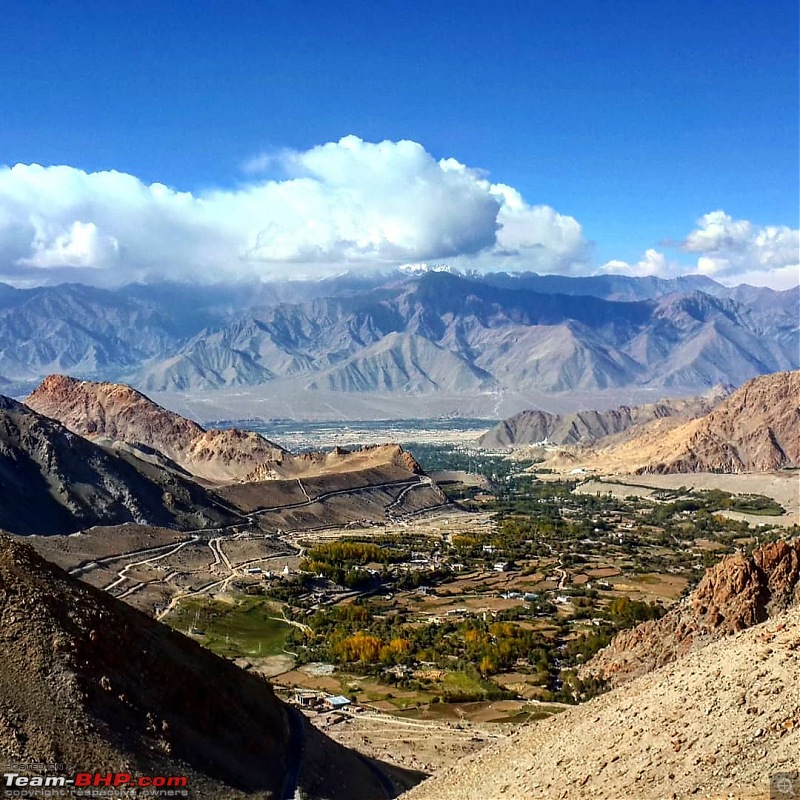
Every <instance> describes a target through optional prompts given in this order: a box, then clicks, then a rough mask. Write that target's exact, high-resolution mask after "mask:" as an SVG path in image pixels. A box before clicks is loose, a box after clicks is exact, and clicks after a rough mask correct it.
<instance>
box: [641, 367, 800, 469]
mask: <svg viewBox="0 0 800 800" xmlns="http://www.w3.org/2000/svg"><path fill="white" fill-rule="evenodd" d="M682 436H683V439H682ZM671 441H674V442H675V448H674V450H673V451H672V452H666V453H659V454H658V455H657V456H656V458H653V459H652V460H651V461H650V463H649V464H648V465H647V466H646V467H645V468H644V469H643V470H642V471H647V472H767V471H769V470H775V469H782V468H784V467H798V466H800V371H794V372H778V373H775V374H774V375H764V376H762V377H760V378H754V379H753V380H752V381H748V382H747V383H746V384H745V385H744V386H742V387H741V388H740V389H739V390H737V391H736V392H734V393H733V394H732V395H731V396H730V397H729V398H728V399H727V400H725V401H724V402H723V403H721V404H720V405H719V406H718V407H717V408H716V409H714V410H713V411H712V412H711V413H709V414H707V415H706V416H705V417H703V418H702V419H700V420H697V422H696V423H690V424H689V425H687V426H686V427H684V428H679V429H677V430H676V431H674V433H673V436H672V439H671ZM632 444H635V443H632Z"/></svg>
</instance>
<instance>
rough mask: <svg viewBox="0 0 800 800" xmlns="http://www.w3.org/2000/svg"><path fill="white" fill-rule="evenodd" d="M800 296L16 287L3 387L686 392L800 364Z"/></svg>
mask: <svg viewBox="0 0 800 800" xmlns="http://www.w3.org/2000/svg"><path fill="white" fill-rule="evenodd" d="M799 311H800V289H795V290H788V291H785V292H775V291H772V290H769V289H763V288H754V287H747V286H740V287H736V288H727V287H723V286H721V285H720V284H717V283H715V282H714V281H711V280H710V279H707V278H679V279H674V280H662V279H656V278H638V279H635V278H627V277H622V276H598V277H593V278H564V277H557V276H539V275H535V274H532V273H522V274H515V275H509V274H503V273H498V274H487V275H462V274H454V273H452V272H446V271H433V270H429V271H411V272H408V271H405V272H404V271H395V272H390V273H385V274H375V275H342V276H338V277H335V278H330V279H327V280H324V281H315V282H300V281H296V282H283V283H274V284H269V283H264V284H253V285H235V286H214V287H202V286H190V285H186V286H183V285H177V284H152V285H132V286H126V287H122V288H120V289H115V290H110V289H97V288H91V287H86V286H82V285H79V284H69V285H61V286H53V287H40V288H36V289H14V288H12V287H9V286H2V287H0V380H2V381H4V383H2V384H0V385H2V387H3V389H4V391H6V392H8V393H12V394H13V393H14V390H17V391H20V390H22V389H26V388H30V387H31V386H32V385H33V383H34V382H36V381H38V380H40V379H41V378H42V377H44V376H45V375H46V374H49V373H52V372H68V373H70V374H72V375H75V376H77V377H83V378H91V379H101V380H114V381H117V380H121V379H124V380H125V381H126V382H128V383H130V384H131V385H133V386H135V387H137V388H139V389H142V390H145V391H149V392H184V393H185V392H210V391H214V390H227V391H233V390H235V389H236V388H237V387H254V386H258V387H265V388H267V387H268V388H269V391H270V392H274V391H275V390H276V389H277V388H279V387H281V388H283V389H285V390H286V391H287V392H290V393H295V394H297V393H303V392H306V393H309V394H313V393H331V392H332V393H341V392H347V393H361V394H363V393H383V394H392V393H403V394H406V395H408V394H414V395H418V396H435V395H437V394H443V393H451V394H455V395H458V394H460V395H462V396H464V397H466V396H469V395H475V394H486V393H500V394H502V393H504V392H523V393H524V392H562V393H564V392H574V391H584V392H591V391H604V390H619V391H621V390H624V389H625V388H630V387H645V388H648V389H656V390H657V389H662V388H670V389H674V390H675V391H676V393H678V394H683V393H688V392H691V391H694V392H695V393H696V392H698V391H702V390H705V389H707V388H710V387H711V386H713V385H715V384H717V383H726V384H734V385H739V384H741V383H743V382H744V381H746V380H748V379H750V378H752V377H754V376H756V375H760V374H764V373H767V372H774V371H777V370H786V369H796V368H798V367H800V355H799V354H798V347H797V338H798V312H799Z"/></svg>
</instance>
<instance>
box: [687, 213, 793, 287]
mask: <svg viewBox="0 0 800 800" xmlns="http://www.w3.org/2000/svg"><path fill="white" fill-rule="evenodd" d="M697 225H698V227H697V229H696V230H693V231H692V232H691V233H690V234H689V235H688V236H687V237H686V239H685V240H684V241H683V242H681V249H683V250H684V251H685V252H687V253H698V254H699V257H698V259H697V271H698V272H700V273H702V274H704V275H709V276H710V277H712V278H723V279H724V278H729V277H737V278H741V276H742V275H744V274H748V275H753V274H759V273H771V272H776V273H784V272H785V271H786V270H792V269H793V270H795V271H798V270H800V231H798V230H793V229H792V228H790V227H788V226H786V225H765V226H758V225H754V224H753V223H752V222H750V221H749V220H746V219H734V218H733V217H731V216H730V214H726V213H725V212H724V211H712V212H711V213H709V214H705V215H704V216H702V217H701V218H700V219H699V220H698V222H697Z"/></svg>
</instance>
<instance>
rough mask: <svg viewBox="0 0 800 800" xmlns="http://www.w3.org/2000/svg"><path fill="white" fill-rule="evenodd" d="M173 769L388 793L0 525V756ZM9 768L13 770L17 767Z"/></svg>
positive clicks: (300, 787)
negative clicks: (0, 533) (12, 537)
mask: <svg viewBox="0 0 800 800" xmlns="http://www.w3.org/2000/svg"><path fill="white" fill-rule="evenodd" d="M19 763H27V764H31V763H63V764H64V765H65V768H66V772H67V774H70V773H72V774H74V773H75V772H78V771H86V770H98V771H100V772H102V773H104V774H105V773H106V772H126V773H130V774H133V775H150V776H153V775H166V776H187V777H188V788H189V791H190V796H191V797H193V798H196V800H219V798H234V799H235V798H240V797H245V796H247V797H251V798H263V800H267V798H272V799H273V800H276V799H277V798H284V797H295V796H302V797H304V798H309V799H310V800H313V799H314V798H327V800H353V798H364V800H367V799H368V798H369V799H370V800H372V799H374V800H380V799H381V798H387V797H391V796H394V795H395V794H396V793H397V792H398V791H399V789H395V788H394V787H395V782H398V783H399V787H400V788H407V787H408V786H410V785H411V784H412V783H413V782H414V781H415V780H416V776H415V775H412V774H409V773H402V772H401V771H399V770H394V771H393V772H392V776H391V777H389V775H388V774H387V773H386V772H384V770H383V769H382V768H381V766H380V765H379V764H378V763H377V762H369V761H367V760H366V759H364V758H363V757H361V756H359V755H358V754H357V753H355V752H353V751H351V750H347V749H346V748H343V747H341V746H339V745H337V744H335V743H334V742H332V741H331V740H330V739H328V738H327V737H325V736H323V735H322V734H321V733H319V732H318V731H316V730H315V729H314V728H312V727H311V726H310V725H308V724H307V723H306V722H305V721H304V719H303V718H302V716H301V715H299V714H296V713H295V712H294V711H292V710H291V709H289V708H288V707H286V706H285V705H283V704H282V703H281V702H280V701H279V700H278V699H277V698H276V697H275V695H274V694H273V691H272V689H271V687H270V685H269V683H268V682H267V681H265V680H263V679H261V678H259V677H257V676H255V675H252V674H249V673H246V672H244V671H243V670H241V669H239V668H238V667H236V666H234V665H233V664H232V663H230V662H228V661H226V660H225V659H222V658H219V657H218V656H215V655H214V654H212V653H211V652H209V651H208V650H205V649H203V648H202V647H200V645H198V644H196V643H195V642H193V641H192V640H190V639H188V638H187V637H185V636H183V635H181V634H179V633H177V632H175V631H173V630H171V629H169V628H167V627H166V626H164V625H161V624H160V623H157V622H155V621H154V620H152V619H150V618H149V617H147V616H145V615H144V614H142V613H140V612H138V611H136V610H135V609H133V608H131V607H129V606H127V605H126V604H125V603H122V602H120V601H118V600H116V599H115V598H113V597H111V596H110V595H108V594H106V593H105V592H102V591H99V590H97V589H94V588H93V587H91V586H88V585H86V584H83V583H81V582H79V581H78V580H76V579H74V578H72V577H70V576H69V575H67V573H65V572H63V571H62V570H60V569H59V568H58V567H56V566H54V565H52V564H50V563H49V562H47V561H44V560H43V559H42V558H41V557H39V556H38V555H36V553H35V552H34V551H33V550H32V549H31V548H30V547H28V546H27V545H21V544H19V543H15V542H12V541H10V540H9V539H8V537H6V536H0V766H2V767H5V766H7V765H9V764H19ZM18 771H21V770H18Z"/></svg>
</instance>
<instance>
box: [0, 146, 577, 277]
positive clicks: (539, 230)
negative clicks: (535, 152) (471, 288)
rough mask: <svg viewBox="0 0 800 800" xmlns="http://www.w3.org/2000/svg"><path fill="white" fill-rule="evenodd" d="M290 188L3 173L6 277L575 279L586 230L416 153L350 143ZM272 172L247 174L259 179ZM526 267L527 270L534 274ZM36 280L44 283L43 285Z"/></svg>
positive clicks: (311, 158) (303, 166) (291, 157)
mask: <svg viewBox="0 0 800 800" xmlns="http://www.w3.org/2000/svg"><path fill="white" fill-rule="evenodd" d="M275 159H278V160H279V161H280V166H281V167H282V170H283V172H285V173H286V174H287V175H288V177H287V178H286V179H284V180H264V179H262V180H259V179H258V177H257V176H255V177H253V178H252V179H251V180H250V181H249V182H248V183H246V184H244V185H242V186H240V187H238V188H237V189H235V190H232V191H210V192H205V193H202V194H197V195H194V194H191V193H188V192H178V191H175V190H173V189H170V188H168V187H167V186H164V185H162V184H158V183H156V184H150V185H146V184H144V183H142V182H141V181H140V180H138V179H137V178H136V177H134V176H132V175H127V174H124V173H120V172H98V173H86V172H83V171H82V170H79V169H75V168H72V167H67V166H56V167H41V166H39V165H36V164H33V165H24V164H18V165H16V166H14V167H11V168H10V169H9V168H5V169H2V170H0V263H2V264H3V265H5V272H6V277H18V278H28V279H33V280H36V279H37V278H38V279H42V280H44V279H45V278H46V276H45V275H44V274H43V273H45V272H47V273H51V277H52V274H56V273H57V274H59V275H61V274H64V273H69V274H71V275H73V276H74V275H75V273H76V272H78V273H80V271H81V270H84V271H85V274H86V275H87V279H89V280H91V279H92V278H90V277H89V275H90V273H94V279H97V278H98V275H100V274H104V275H105V276H106V277H107V279H108V280H110V281H114V282H125V281H129V280H134V279H140V278H146V277H148V276H153V275H160V276H162V277H163V276H168V277H172V278H185V277H198V278H202V279H206V280H217V279H224V278H229V277H238V276H242V275H255V276H264V277H267V276H273V275H287V274H293V275H297V274H307V275H318V274H324V273H325V272H326V271H330V270H333V269H342V268H343V267H344V266H346V267H348V268H354V267H355V268H357V267H361V266H363V267H375V266H388V265H395V264H401V263H404V262H408V261H424V260H442V259H448V260H458V259H467V260H472V261H475V263H479V262H480V260H481V258H486V259H488V258H491V256H492V255H493V254H494V253H498V254H501V255H503V256H506V257H511V256H513V257H514V258H517V259H520V258H522V257H523V256H528V255H529V256H530V257H531V258H530V262H531V266H534V267H536V268H539V269H542V270H545V271H547V270H551V269H552V270H556V269H557V270H571V269H578V268H579V266H580V264H581V263H582V259H583V254H584V247H585V244H584V241H583V236H582V232H581V227H580V225H579V224H578V222H577V221H576V220H574V219H573V218H572V217H568V216H563V215H561V214H558V213H557V212H556V211H554V210H553V209H551V208H549V207H547V206H530V205H528V204H527V203H526V202H525V201H524V200H523V199H522V197H521V195H520V194H519V192H517V191H516V190H514V189H512V188H511V187H507V186H502V185H495V184H491V183H490V182H489V181H487V180H486V179H485V178H484V177H483V175H482V174H481V173H480V172H478V171H477V170H473V169H470V168H468V167H467V166H465V165H464V164H461V163H460V162H458V161H455V160H454V159H445V160H441V161H437V160H435V159H434V158H433V157H432V156H431V155H430V154H429V153H428V152H426V151H425V149H424V148H423V147H422V146H421V145H419V144H417V143H416V142H411V141H398V142H392V141H384V142H379V143H369V142H364V141H362V140H361V139H359V138H357V137H355V136H347V137H345V138H343V139H341V140H340V141H338V142H332V143H328V144H325V145H321V146H319V147H315V148H313V149H311V150H308V151H306V152H302V153H298V152H286V151H284V152H282V153H281V154H279V155H278V156H274V157H271V159H270V163H274V161H275ZM264 165H265V162H263V161H262V162H261V163H260V164H259V163H253V164H251V165H250V172H251V174H252V173H254V172H257V168H258V167H259V166H264ZM529 268H530V267H529ZM37 273H38V274H37Z"/></svg>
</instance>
